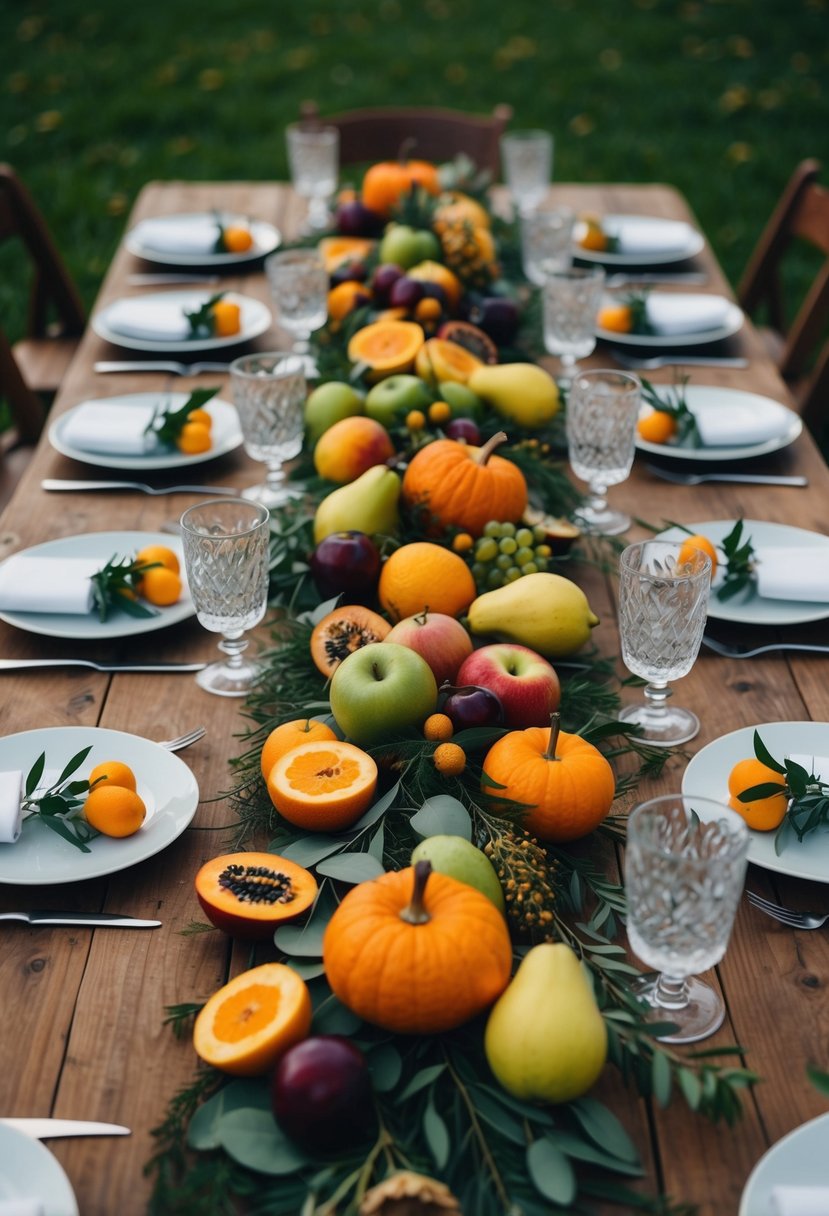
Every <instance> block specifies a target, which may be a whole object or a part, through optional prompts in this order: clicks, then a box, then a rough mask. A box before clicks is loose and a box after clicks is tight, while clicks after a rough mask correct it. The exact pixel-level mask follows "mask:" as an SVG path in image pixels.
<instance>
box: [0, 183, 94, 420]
mask: <svg viewBox="0 0 829 1216" xmlns="http://www.w3.org/2000/svg"><path fill="white" fill-rule="evenodd" d="M12 238H14V239H16V240H17V241H18V242H19V243H20V244H21V245H22V246H23V249H24V251H25V253H26V255H27V262H28V270H29V272H30V276H31V290H30V294H29V304H28V316H27V318H26V323H25V327H24V332H25V336H24V337H23V338H22V339H21V340H20V341H19V342H16V343H15V344H14V346H12V345H11V343H10V342H9V341H8V339H7V338H6V336H5V334H4V333H3V330H2V328H0V396H3V397H4V398H5V399H6V400H7V402H8V403H9V406H10V409H11V411H12V415H13V418H14V421H15V425H16V427H17V431H18V434H19V437H20V438H21V439H23V440H28V441H34V440H35V439H36V438H37V436H38V434H39V433H40V430H41V429H42V426H43V419H44V417H45V410H44V403H43V401H42V400H41V399H40V395H41V394H42V395H43V396H44V397H51V396H53V395H54V394H55V392H56V391H57V389H58V387H59V385H60V383H61V381H62V379H63V376H64V374H65V372H66V369H67V367H68V366H69V362H70V360H71V359H72V357H73V355H74V353H75V350H76V348H77V345H78V341H79V339H80V336H81V334H82V333H83V331H84V328H85V326H86V314H85V312H84V307H83V304H82V303H81V299H80V296H79V295H78V292H77V290H76V288H75V286H74V284H73V282H72V280H71V278H70V277H69V272H68V271H67V269H66V267H65V265H64V263H63V260H62V259H61V256H60V254H59V253H58V250H57V247H56V245H55V243H54V241H53V240H52V237H51V236H50V234H49V230H48V228H47V227H46V223H45V221H44V219H43V217H42V215H41V214H40V212H39V211H38V209H37V207H36V206H35V203H34V201H33V200H32V197H31V195H30V194H29V192H28V190H27V189H26V187H25V186H24V185H23V183H22V182H21V181H20V179H19V178H18V176H17V174H16V173H15V172H14V170H13V169H12V168H11V167H10V166H9V165H3V164H0V242H3V241H6V240H9V239H12ZM20 278H21V281H25V276H24V272H23V270H22V269H21V275H20ZM52 318H54V319H52ZM17 328H18V329H19V328H20V326H19V325H18V326H17Z"/></svg>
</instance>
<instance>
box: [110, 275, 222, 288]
mask: <svg viewBox="0 0 829 1216" xmlns="http://www.w3.org/2000/svg"><path fill="white" fill-rule="evenodd" d="M220 282H221V279H220V278H219V276H218V275H216V274H128V275H127V283H128V284H129V286H130V287H154V286H156V285H158V286H159V287H163V286H165V285H166V284H167V283H202V284H208V285H209V284H212V283H220Z"/></svg>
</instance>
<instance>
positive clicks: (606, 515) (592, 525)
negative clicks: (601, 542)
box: [575, 507, 631, 536]
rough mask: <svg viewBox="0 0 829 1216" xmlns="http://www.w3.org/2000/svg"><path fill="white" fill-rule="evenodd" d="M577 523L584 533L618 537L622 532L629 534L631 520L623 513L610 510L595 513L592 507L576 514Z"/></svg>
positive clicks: (584, 508)
mask: <svg viewBox="0 0 829 1216" xmlns="http://www.w3.org/2000/svg"><path fill="white" fill-rule="evenodd" d="M575 522H576V523H577V524H578V526H579V527H580V528H581V529H582V530H583V531H584V532H600V533H602V535H604V536H618V535H619V533H620V532H627V530H628V528H629V527H630V524H631V519H630V516H629V515H625V513H624V512H623V511H611V510H610V509H609V508H608V509H607V510H605V511H594V510H592V509H591V508H590V507H583V508H582V509H581V510H580V511H577V512H576V514H575Z"/></svg>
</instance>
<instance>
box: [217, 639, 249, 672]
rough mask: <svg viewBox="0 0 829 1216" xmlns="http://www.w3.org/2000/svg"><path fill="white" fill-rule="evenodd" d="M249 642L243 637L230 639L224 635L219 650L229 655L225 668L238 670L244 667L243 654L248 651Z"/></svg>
mask: <svg viewBox="0 0 829 1216" xmlns="http://www.w3.org/2000/svg"><path fill="white" fill-rule="evenodd" d="M247 648H248V643H247V640H246V639H245V638H244V637H242V636H241V635H239V636H237V637H229V636H228V635H227V634H224V636H223V637H222V640H221V642H219V650H223V651H224V653H225V654H226V655H227V663H226V664H225V666H227V667H232V668H237V667H241V666H242V653H243V651H245V650H247Z"/></svg>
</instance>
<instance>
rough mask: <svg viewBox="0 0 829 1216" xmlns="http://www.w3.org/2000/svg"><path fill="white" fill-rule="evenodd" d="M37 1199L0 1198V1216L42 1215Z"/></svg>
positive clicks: (39, 1202) (41, 1208)
mask: <svg viewBox="0 0 829 1216" xmlns="http://www.w3.org/2000/svg"><path fill="white" fill-rule="evenodd" d="M44 1211H45V1209H44V1207H43V1204H42V1203H41V1201H40V1200H39V1199H0V1216H43V1213H44Z"/></svg>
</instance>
